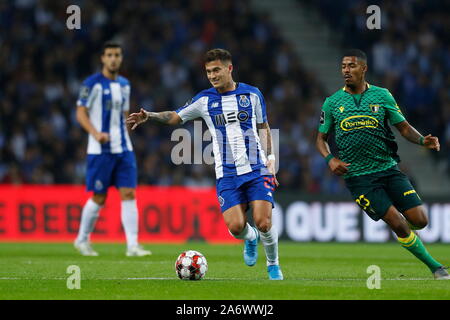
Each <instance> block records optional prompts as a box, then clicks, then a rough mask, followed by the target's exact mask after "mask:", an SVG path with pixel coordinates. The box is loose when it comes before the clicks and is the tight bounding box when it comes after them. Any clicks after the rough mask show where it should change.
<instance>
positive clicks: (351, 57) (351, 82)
mask: <svg viewBox="0 0 450 320" xmlns="http://www.w3.org/2000/svg"><path fill="white" fill-rule="evenodd" d="M366 71H367V58H366V55H365V53H364V52H362V51H360V50H356V49H354V50H350V51H349V52H347V53H346V54H345V55H344V57H343V59H342V75H343V77H344V80H345V86H344V87H343V88H342V89H340V90H338V91H337V92H336V93H334V94H333V95H331V96H330V97H328V98H327V99H326V100H325V103H324V105H323V107H322V114H321V118H320V125H319V132H318V136H317V141H316V146H317V149H318V150H319V152H320V153H321V154H322V156H323V157H325V159H326V161H327V163H328V165H329V167H330V169H331V171H332V172H333V173H335V174H337V175H340V176H343V177H344V179H345V183H346V186H347V188H348V189H349V190H350V192H351V194H352V197H353V199H355V201H356V202H357V203H358V205H359V206H360V207H361V208H362V209H363V210H364V211H365V212H366V213H367V214H368V215H369V217H370V218H372V219H373V220H375V221H377V220H379V219H382V220H383V221H384V222H386V223H387V224H388V225H389V227H390V228H391V229H392V230H393V231H394V232H395V234H396V235H397V237H398V241H399V242H400V244H401V245H402V246H403V247H404V248H406V249H407V250H409V251H410V252H411V253H412V254H414V255H415V256H416V257H417V258H418V259H420V260H421V261H422V262H423V263H425V264H426V265H427V266H428V268H429V269H430V270H431V272H432V273H433V274H434V277H435V278H436V279H450V276H449V274H448V272H447V270H446V268H444V267H443V266H442V265H441V264H440V263H439V262H437V261H436V260H434V259H433V258H432V257H431V255H430V254H429V253H428V252H427V250H426V249H425V247H424V245H423V244H422V241H421V240H420V239H419V237H417V236H416V234H415V233H414V232H413V231H411V229H422V228H424V227H425V226H426V225H427V223H428V219H427V215H426V212H425V208H424V207H423V205H422V201H421V199H420V197H419V195H418V194H417V192H416V191H415V190H414V188H413V187H412V185H411V183H410V181H409V179H408V178H407V177H406V175H404V174H403V173H402V172H401V171H400V170H399V168H398V166H397V163H398V162H399V161H400V159H399V157H398V155H397V154H396V152H397V144H396V142H395V139H394V135H393V133H392V131H391V129H390V127H389V124H388V122H390V124H391V125H394V126H395V127H396V128H397V129H398V130H399V132H400V133H401V135H402V136H403V137H404V138H406V139H407V140H408V141H410V142H412V143H415V144H418V145H421V146H423V147H425V148H428V149H434V150H436V151H439V149H440V145H439V140H438V138H437V137H433V136H432V135H430V134H429V135H427V136H425V137H424V136H422V135H421V134H420V133H419V132H417V130H416V129H414V128H413V127H412V126H411V125H410V124H409V123H408V122H407V121H406V119H405V117H404V116H403V114H402V112H401V111H400V108H399V107H398V105H397V103H396V102H395V99H394V97H393V96H392V95H391V93H390V92H389V91H388V90H387V89H385V88H380V87H376V86H374V85H370V84H368V83H367V82H366V80H365V73H366ZM330 131H334V133H335V140H336V145H337V147H338V149H339V157H335V156H334V155H333V154H331V152H330V148H329V145H328V142H327V140H328V135H329V133H330ZM405 218H406V219H405Z"/></svg>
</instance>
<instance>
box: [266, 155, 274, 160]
mask: <svg viewBox="0 0 450 320" xmlns="http://www.w3.org/2000/svg"><path fill="white" fill-rule="evenodd" d="M267 160H273V161H275V155H274V154H269V155H268V156H267Z"/></svg>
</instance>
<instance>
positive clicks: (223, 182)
mask: <svg viewBox="0 0 450 320" xmlns="http://www.w3.org/2000/svg"><path fill="white" fill-rule="evenodd" d="M216 188H217V197H218V200H219V204H220V209H221V211H222V215H223V219H224V221H225V224H226V226H227V228H228V231H229V232H230V234H231V235H232V236H233V237H234V238H236V239H240V240H245V245H244V262H245V263H246V264H247V265H248V266H252V265H254V264H255V263H256V260H257V257H258V250H257V243H258V231H257V230H256V228H254V227H252V226H250V224H249V223H248V222H247V217H246V215H245V212H246V211H247V209H248V204H247V202H248V201H247V199H246V198H245V196H244V194H243V193H242V190H240V188H238V187H236V183H235V179H234V178H232V177H224V178H220V179H219V180H217V183H216Z"/></svg>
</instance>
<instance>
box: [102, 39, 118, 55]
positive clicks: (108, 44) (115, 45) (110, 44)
mask: <svg viewBox="0 0 450 320" xmlns="http://www.w3.org/2000/svg"><path fill="white" fill-rule="evenodd" d="M109 48H120V49H122V46H121V45H120V43H118V42H115V41H106V42H105V43H104V44H103V45H102V55H104V54H105V51H106V49H109Z"/></svg>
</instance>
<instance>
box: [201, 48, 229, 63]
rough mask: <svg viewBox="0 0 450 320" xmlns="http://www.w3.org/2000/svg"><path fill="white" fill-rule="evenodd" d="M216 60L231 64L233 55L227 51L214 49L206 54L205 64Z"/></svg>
mask: <svg viewBox="0 0 450 320" xmlns="http://www.w3.org/2000/svg"><path fill="white" fill-rule="evenodd" d="M216 60H220V61H222V62H231V53H230V52H229V51H228V50H225V49H212V50H209V51H208V52H207V53H206V54H205V63H207V62H211V61H216Z"/></svg>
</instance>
